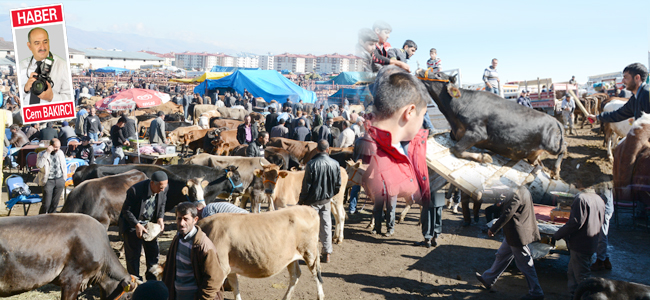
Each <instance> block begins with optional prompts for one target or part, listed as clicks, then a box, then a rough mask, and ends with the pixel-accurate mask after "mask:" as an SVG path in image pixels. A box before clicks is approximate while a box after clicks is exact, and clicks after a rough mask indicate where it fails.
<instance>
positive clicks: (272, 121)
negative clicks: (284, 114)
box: [264, 107, 287, 132]
mask: <svg viewBox="0 0 650 300" xmlns="http://www.w3.org/2000/svg"><path fill="white" fill-rule="evenodd" d="M269 111H270V112H271V113H270V114H268V115H266V122H264V127H266V132H271V129H273V127H275V126H276V125H278V114H277V113H276V112H275V107H271V108H269ZM284 121H285V122H286V121H287V119H284Z"/></svg>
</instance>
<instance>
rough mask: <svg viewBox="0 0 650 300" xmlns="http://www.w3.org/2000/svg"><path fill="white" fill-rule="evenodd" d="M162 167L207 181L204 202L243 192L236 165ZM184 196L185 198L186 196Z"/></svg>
mask: <svg viewBox="0 0 650 300" xmlns="http://www.w3.org/2000/svg"><path fill="white" fill-rule="evenodd" d="M164 168H165V169H166V170H167V171H168V172H169V173H172V174H175V175H177V176H179V177H181V178H186V179H191V178H202V180H205V181H207V182H208V185H207V186H206V187H205V188H204V189H203V192H204V193H205V196H204V200H205V202H206V204H210V203H211V202H214V201H216V199H217V197H218V198H222V199H230V198H232V197H233V196H239V195H241V194H242V193H244V187H243V184H242V182H241V175H240V174H239V170H238V168H237V166H233V165H228V166H226V167H224V168H211V167H204V166H195V165H169V166H164ZM167 197H169V195H168V196H167ZM184 198H185V199H187V197H184ZM190 200H191V199H190Z"/></svg>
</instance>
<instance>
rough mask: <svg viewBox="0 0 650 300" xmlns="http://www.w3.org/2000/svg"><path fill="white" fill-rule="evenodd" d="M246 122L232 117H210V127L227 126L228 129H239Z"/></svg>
mask: <svg viewBox="0 0 650 300" xmlns="http://www.w3.org/2000/svg"><path fill="white" fill-rule="evenodd" d="M242 123H244V122H243V121H238V120H230V119H214V118H212V119H210V127H213V128H226V129H237V127H238V126H239V125H240V124H242Z"/></svg>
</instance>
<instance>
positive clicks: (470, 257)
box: [0, 128, 650, 299]
mask: <svg viewBox="0 0 650 300" xmlns="http://www.w3.org/2000/svg"><path fill="white" fill-rule="evenodd" d="M568 143H569V156H568V157H567V158H566V160H565V161H564V162H563V164H562V172H561V176H562V178H563V179H564V180H566V181H567V182H569V183H576V182H577V181H579V180H580V181H582V184H583V185H584V186H591V185H593V184H596V183H599V182H602V181H604V180H608V179H607V176H611V163H609V160H607V157H606V153H605V150H604V148H603V147H602V136H596V134H595V130H594V131H592V130H590V129H588V128H587V129H584V130H578V135H576V136H574V137H569V138H568ZM554 161H555V158H554V157H548V158H546V159H545V160H544V164H545V165H546V166H552V165H553V162H554ZM578 164H580V167H579V168H577V166H578ZM35 191H38V190H36V189H35ZM3 200H4V201H6V193H3ZM361 202H362V203H363V200H362V201H361ZM360 205H362V204H360ZM486 206H487V205H485V204H484V206H483V208H485V207H486ZM402 207H403V205H399V207H398V212H401V209H402ZM38 208H39V206H38V205H36V206H33V207H32V208H31V211H30V215H32V214H36V213H38ZM370 209H371V208H370V207H369V206H367V205H366V206H365V211H364V212H363V213H361V214H357V215H353V216H351V217H350V219H349V220H348V221H347V223H346V228H345V240H344V242H343V244H341V245H334V253H333V254H332V262H331V263H329V264H323V265H322V272H323V278H324V285H323V287H324V291H325V296H326V298H328V299H424V298H449V299H518V298H519V297H521V296H522V295H524V294H525V293H526V292H527V286H526V281H525V280H524V278H523V276H522V275H521V273H520V272H519V271H518V270H517V269H516V267H515V266H514V264H513V265H512V266H511V267H510V268H509V269H508V270H507V271H506V272H505V273H504V274H503V276H502V277H501V279H500V280H499V281H498V282H497V284H496V285H495V286H494V288H493V289H492V291H485V290H484V289H482V288H481V286H480V283H479V282H478V281H477V280H476V278H475V277H474V272H476V271H479V272H482V271H484V270H486V269H488V268H489V267H490V265H491V264H492V262H493V260H494V254H495V251H496V249H497V248H498V246H499V245H500V243H501V240H502V239H503V235H502V234H498V235H497V236H496V237H495V238H488V237H487V235H486V234H485V233H483V232H482V230H481V229H482V228H483V226H484V225H485V223H486V221H485V218H484V217H483V216H484V215H483V213H482V212H481V220H480V222H479V223H478V224H473V225H472V226H469V227H462V226H461V224H462V217H461V216H460V215H457V214H453V213H452V212H451V211H450V210H448V209H446V208H445V209H444V212H443V218H444V221H443V235H442V238H440V239H439V245H438V247H436V248H432V249H426V248H423V247H414V246H413V243H414V242H417V241H420V240H421V239H422V234H421V231H420V227H418V226H416V224H417V219H418V214H419V209H415V210H411V212H410V213H409V214H408V216H407V219H406V221H405V222H404V223H403V224H399V225H397V226H396V233H395V235H394V236H392V237H389V238H385V237H381V236H373V235H371V234H370V233H369V230H368V229H366V228H365V227H366V225H367V224H368V221H369V220H370V214H369V210H370ZM0 215H2V216H6V211H4V206H2V208H0ZM12 215H22V208H21V207H17V210H15V211H14V212H13V213H12ZM630 220H631V218H630V216H629V214H624V215H622V217H621V221H622V224H621V226H620V227H619V228H617V227H616V226H614V225H612V229H611V233H610V248H609V250H610V253H611V255H612V258H611V261H612V264H613V266H614V268H613V270H611V271H604V272H598V273H594V276H601V277H607V278H612V279H617V280H625V281H634V282H638V283H643V284H648V285H650V270H649V269H648V268H647V267H646V266H647V265H648V263H649V262H650V259H649V257H648V254H647V250H646V249H648V248H649V247H650V240H649V239H648V236H649V234H650V233H648V231H647V230H646V229H645V228H641V227H637V228H633V227H632V226H631V221H630ZM165 222H166V229H167V231H166V232H165V233H164V235H163V236H162V238H160V246H161V258H160V259H161V261H162V260H164V259H165V255H166V254H167V251H168V247H169V244H170V242H171V239H172V237H173V235H174V234H175V233H176V225H175V224H174V223H173V215H172V214H170V213H168V214H167V215H166V219H165ZM644 222H645V220H642V223H644ZM384 230H385V229H384ZM109 235H110V239H111V244H112V246H113V248H116V249H117V248H119V246H120V245H121V242H120V241H118V238H117V234H116V228H114V227H113V228H111V229H110V231H109ZM143 259H144V258H143ZM121 261H122V263H124V261H123V260H121ZM568 261H569V256H568V255H566V254H562V253H553V254H551V255H549V256H547V257H545V258H543V259H540V260H538V261H536V262H535V267H536V269H537V274H538V276H539V279H540V283H541V285H542V288H543V289H544V292H545V293H546V299H569V296H568V292H567V286H566V283H567V280H566V267H567V264H568ZM142 265H144V260H143V261H142ZM141 269H142V272H144V266H142V267H141ZM301 269H302V277H301V280H300V281H299V282H298V284H297V287H296V292H295V294H294V298H295V299H315V298H316V289H315V288H316V285H315V283H314V280H313V279H312V278H311V276H310V273H309V271H308V269H307V268H306V267H305V266H304V265H302V266H301ZM288 282H289V278H288V272H287V271H286V270H285V271H282V272H281V273H280V274H278V275H276V276H274V277H271V278H267V279H249V278H241V279H240V288H241V291H242V298H243V299H281V298H282V296H283V295H284V293H285V291H286V287H287V284H288ZM98 295H99V291H98V289H97V288H90V289H88V290H87V291H85V292H84V293H83V294H82V295H81V297H80V298H81V299H99V296H98ZM59 297H60V292H59V288H58V287H56V286H53V285H47V286H44V287H41V288H39V289H37V290H34V291H31V292H28V293H24V294H21V295H17V296H13V297H9V298H7V299H58V298H59ZM226 299H233V295H232V293H230V292H226Z"/></svg>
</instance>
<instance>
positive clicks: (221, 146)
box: [211, 129, 239, 156]
mask: <svg viewBox="0 0 650 300" xmlns="http://www.w3.org/2000/svg"><path fill="white" fill-rule="evenodd" d="M211 143H212V145H214V151H215V153H214V154H217V155H224V156H227V155H228V154H230V152H232V151H233V150H234V149H235V148H236V147H237V146H239V141H237V129H232V130H225V131H222V132H220V133H219V136H217V138H215V139H214V140H212V142H211Z"/></svg>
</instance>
